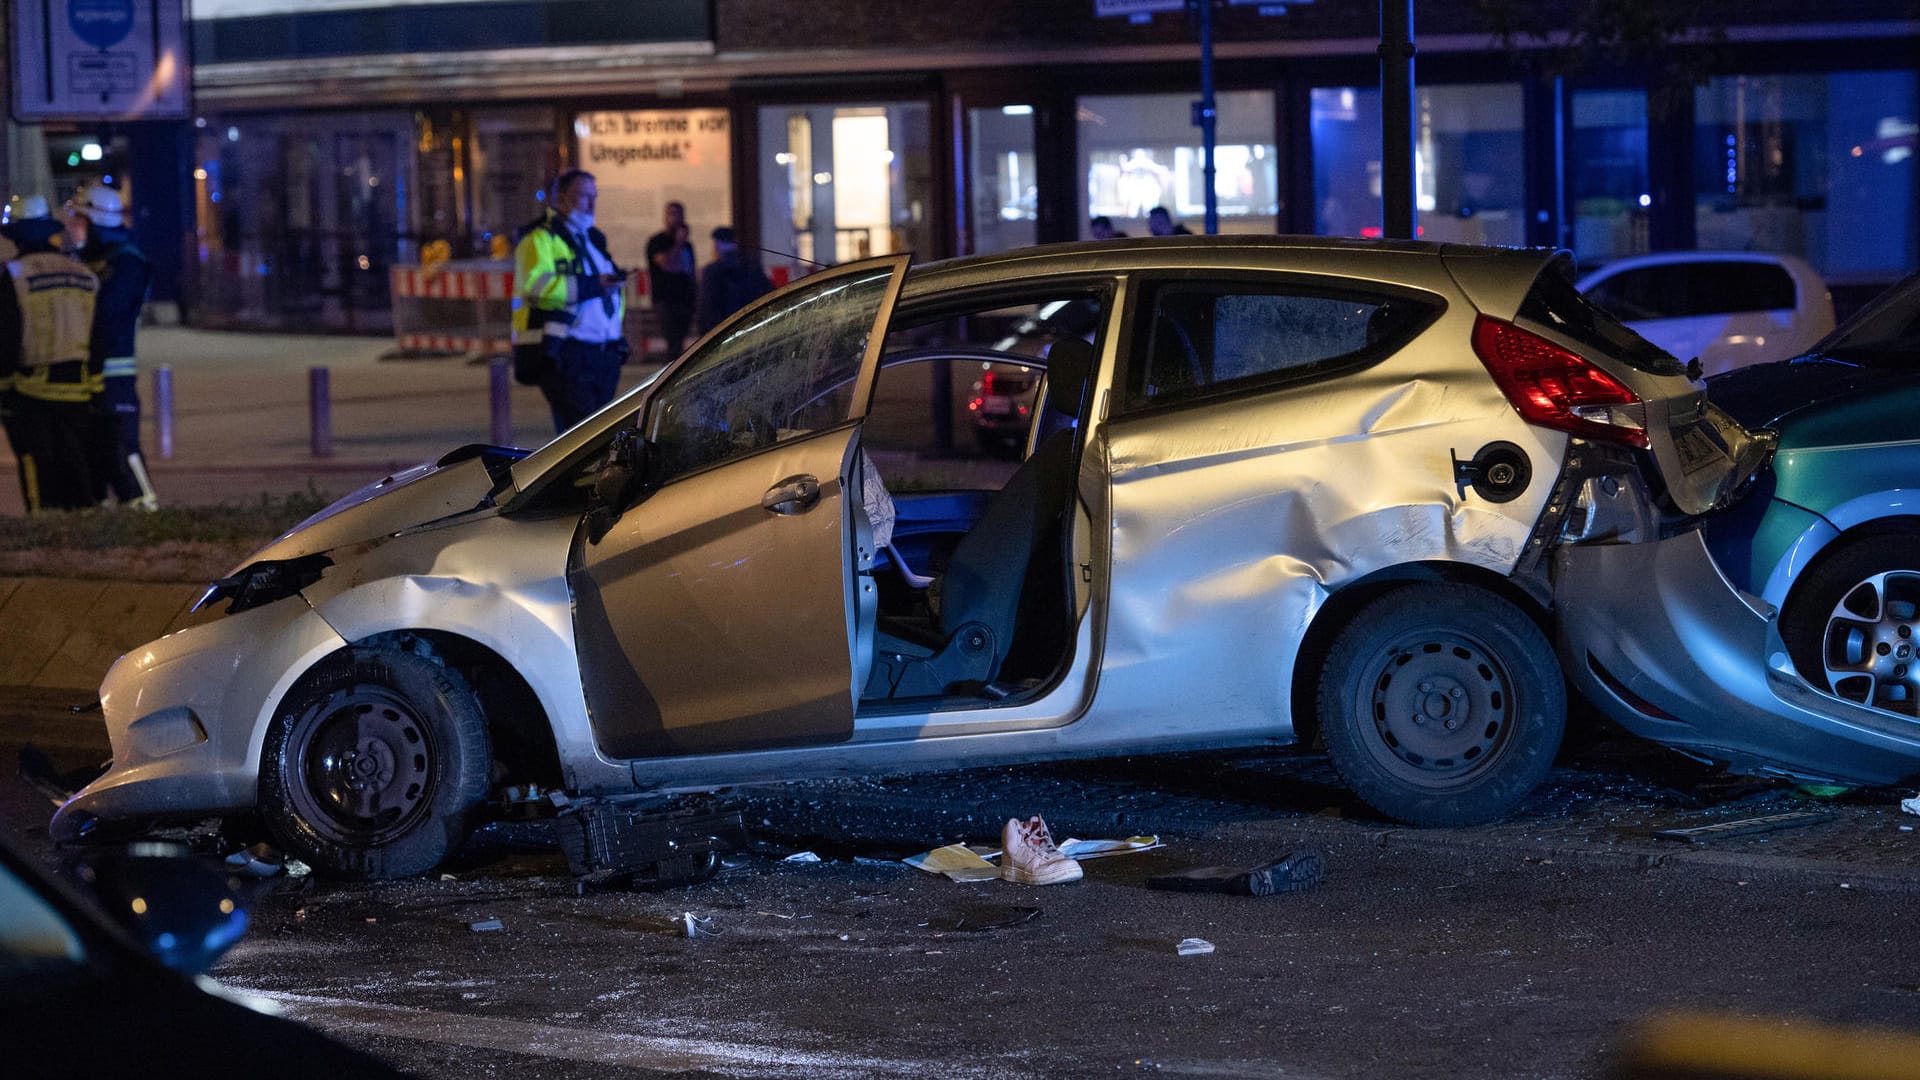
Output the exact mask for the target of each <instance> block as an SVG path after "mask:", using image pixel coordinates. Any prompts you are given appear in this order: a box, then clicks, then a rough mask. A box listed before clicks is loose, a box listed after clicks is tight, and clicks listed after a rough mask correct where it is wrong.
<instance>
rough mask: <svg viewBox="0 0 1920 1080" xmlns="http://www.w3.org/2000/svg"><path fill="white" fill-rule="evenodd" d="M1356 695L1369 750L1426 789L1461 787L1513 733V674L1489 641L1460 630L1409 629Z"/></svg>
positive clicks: (1373, 664) (1373, 663) (1372, 664)
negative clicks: (1364, 689) (1363, 693)
mask: <svg viewBox="0 0 1920 1080" xmlns="http://www.w3.org/2000/svg"><path fill="white" fill-rule="evenodd" d="M1364 670H1366V671H1369V672H1371V673H1372V681H1371V682H1370V683H1369V684H1368V688H1367V694H1366V696H1365V697H1364V698H1363V699H1362V700H1360V701H1358V702H1356V703H1355V704H1356V706H1357V707H1358V708H1359V709H1360V710H1361V715H1360V717H1359V719H1360V720H1361V723H1362V728H1361V730H1362V732H1363V733H1367V734H1370V735H1371V736H1372V737H1371V738H1369V739H1367V750H1368V752H1369V753H1370V754H1372V755H1373V757H1374V759H1375V760H1376V761H1377V762H1378V763H1379V764H1380V765H1381V766H1382V767H1384V768H1385V769H1386V770H1387V772H1389V773H1391V774H1392V775H1393V776H1395V777H1396V778H1398V779H1400V780H1404V781H1406V782H1409V783H1412V784H1415V785H1417V786H1420V787H1423V788H1429V789H1432V788H1450V787H1460V786H1463V785H1465V784H1468V783H1470V782H1472V781H1473V780H1474V779H1475V778H1477V777H1478V775H1479V774H1480V773H1481V772H1482V771H1484V770H1485V769H1486V768H1488V767H1489V766H1490V765H1491V764H1492V763H1493V762H1494V761H1495V760H1497V759H1498V758H1499V757H1500V750H1501V749H1503V748H1504V747H1505V746H1506V745H1507V743H1508V742H1510V741H1511V740H1512V737H1513V731H1514V727H1515V725H1514V716H1515V714H1516V712H1517V710H1518V699H1517V695H1516V694H1515V692H1514V685H1513V676H1512V674H1511V673H1510V672H1509V671H1508V670H1507V667H1506V665H1505V664H1504V663H1502V662H1501V661H1500V659H1499V657H1498V655H1497V654H1496V653H1495V652H1494V651H1493V650H1492V649H1490V648H1488V647H1487V645H1486V643H1485V642H1483V641H1481V640H1480V639H1479V638H1477V637H1474V636H1473V635H1471V634H1467V633H1464V632H1461V631H1457V630H1453V631H1446V630H1416V631H1411V632H1408V633H1406V634H1402V635H1401V636H1399V637H1398V638H1396V639H1394V640H1393V641H1392V642H1390V643H1388V644H1387V645H1386V646H1385V647H1383V648H1381V649H1380V650H1378V651H1377V652H1375V653H1374V655H1373V658H1372V659H1371V660H1370V661H1369V662H1368V664H1367V666H1366V668H1365V669H1364Z"/></svg>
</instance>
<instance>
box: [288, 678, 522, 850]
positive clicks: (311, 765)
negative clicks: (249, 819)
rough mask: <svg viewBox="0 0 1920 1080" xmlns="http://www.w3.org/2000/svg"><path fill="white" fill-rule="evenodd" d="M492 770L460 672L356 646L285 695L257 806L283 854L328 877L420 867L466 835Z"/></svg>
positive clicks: (483, 728)
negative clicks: (284, 852) (286, 853)
mask: <svg viewBox="0 0 1920 1080" xmlns="http://www.w3.org/2000/svg"><path fill="white" fill-rule="evenodd" d="M490 768H491V756H490V750H489V747H488V745H487V723H486V717H485V716H484V715H483V714H482V713H481V711H480V706H479V703H478V702H477V701H476V700H475V698H474V695H473V691H472V690H470V689H469V688H468V686H467V682H466V680H465V679H463V678H461V677H460V675H459V674H457V673H455V672H452V671H449V670H447V669H446V668H445V667H443V666H441V665H440V664H438V663H435V662H434V661H432V660H430V659H427V658H426V657H423V656H417V655H414V654H413V653H408V652H401V651H399V650H396V649H368V648H355V649H352V650H349V652H348V653H347V654H346V655H345V656H344V657H341V658H337V659H336V660H335V661H332V662H329V663H328V665H327V666H326V667H325V668H324V669H322V670H321V671H319V672H318V673H316V674H315V676H314V677H313V678H311V679H309V680H308V681H307V682H305V683H304V684H302V685H301V686H299V687H297V688H296V689H295V690H294V692H293V693H291V694H289V695H287V700H286V701H285V702H283V703H282V705H281V707H280V711H279V713H278V714H277V715H276V716H275V717H274V721H273V724H272V726H271V727H270V728H269V729H268V731H267V740H266V745H265V746H264V747H263V748H262V750H261V757H260V813H261V817H262V818H263V819H264V820H265V822H266V826H267V831H268V832H269V833H270V834H271V835H272V836H273V838H274V840H275V841H276V842H277V843H278V844H279V845H280V847H281V848H282V849H284V850H285V851H287V852H288V853H289V854H291V855H293V856H294V857H295V858H298V859H301V860H302V861H304V862H306V863H308V864H309V865H311V866H312V867H313V868H314V869H315V870H316V871H318V872H320V873H322V874H327V875H330V876H334V877H343V878H353V879H374V880H378V879H386V878H400V877H408V876H411V875H413V874H420V873H424V872H426V871H428V870H431V869H433V868H434V867H435V866H437V865H439V864H440V862H441V860H443V859H445V858H446V857H447V856H448V855H449V854H451V853H452V852H453V850H454V849H455V848H457V847H459V846H460V843H461V842H462V841H463V840H465V839H466V835H467V830H468V828H469V826H470V823H471V818H472V815H473V811H474V809H475V807H476V806H478V805H479V803H480V802H481V800H482V799H484V798H485V797H486V793H487V785H488V781H489V776H490V773H489V770H490Z"/></svg>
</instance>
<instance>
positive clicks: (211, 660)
mask: <svg viewBox="0 0 1920 1080" xmlns="http://www.w3.org/2000/svg"><path fill="white" fill-rule="evenodd" d="M345 644H346V643H345V642H344V641H342V640H341V638H340V636H339V635H338V634H336V633H334V631H333V628H332V627H330V626H328V625H327V623H326V621H325V620H323V619H321V618H320V616H319V615H318V614H316V613H315V612H314V610H313V608H312V606H310V605H309V604H308V603H307V602H306V600H305V599H304V598H302V597H299V596H293V597H289V598H287V599H285V600H281V601H278V602H276V603H271V604H267V605H264V606H262V607H258V608H254V609H253V610H251V611H245V612H242V613H240V614H237V615H229V616H227V617H226V618H223V619H218V620H215V621H213V622H210V623H206V624H203V625H200V626H194V627H190V628H188V629H186V630H181V631H179V632H177V633H173V634H169V635H167V636H166V637H163V638H161V639H159V640H158V641H153V642H150V643H148V644H146V645H143V646H141V647H139V648H137V649H135V650H133V651H132V652H129V653H127V654H126V655H125V656H122V657H121V658H120V659H119V660H118V661H117V662H115V664H114V665H113V667H112V668H111V669H110V670H108V672H107V677H106V680H105V681H104V682H102V683H101V684H100V703H101V711H102V714H103V716H104V718H105V720H106V725H107V737H108V739H109V740H110V741H111V743H112V744H113V766H112V767H111V768H110V769H108V770H107V772H106V774H105V775H103V776H101V777H100V778H99V779H97V780H95V781H94V782H93V783H91V784H88V785H87V786H86V787H85V788H82V789H81V790H80V791H78V792H76V793H75V794H74V796H73V797H72V798H71V799H68V800H67V802H66V803H65V804H64V805H63V806H61V807H60V809H59V810H57V811H55V812H54V815H53V821H52V823H51V824H50V825H49V826H48V830H49V831H50V832H51V833H52V834H53V838H54V839H55V840H56V841H58V842H60V843H73V842H80V841H85V840H88V839H90V838H91V837H92V836H93V835H94V834H96V833H98V834H100V835H102V836H107V835H109V834H113V835H117V834H118V830H107V829H102V828H99V826H101V825H102V824H105V823H118V822H139V821H160V820H166V819H178V818H187V817H209V816H215V815H219V814H226V813H233V812H236V811H241V810H246V809H250V808H251V807H252V806H253V805H254V801H255V797H256V790H257V787H258V783H259V775H260V744H261V740H262V739H263V738H264V737H265V734H266V724H267V722H268V721H269V720H270V719H271V718H272V711H271V710H272V708H273V706H274V705H275V704H277V703H278V702H279V700H280V698H281V696H282V695H284V694H285V692H286V690H287V688H288V686H289V685H291V683H292V681H293V679H294V678H295V677H296V675H297V674H298V673H300V672H303V671H306V670H307V669H308V668H309V667H311V666H312V664H313V663H314V662H315V661H316V660H317V659H318V658H319V657H321V656H325V655H326V654H327V653H330V652H332V651H334V650H335V649H339V648H342V647H344V646H345Z"/></svg>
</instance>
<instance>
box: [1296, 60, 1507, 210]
mask: <svg viewBox="0 0 1920 1080" xmlns="http://www.w3.org/2000/svg"><path fill="white" fill-rule="evenodd" d="M1311 110H1312V111H1311V116H1310V124H1311V128H1312V135H1313V192H1314V231H1316V232H1318V233H1319V234H1320V235H1322V236H1379V235H1381V217H1382V215H1381V205H1382V204H1381V194H1380V192H1381V179H1382V177H1381V157H1382V154H1381V140H1380V91H1378V90H1369V89H1366V88H1363V87H1356V86H1339V87H1320V88H1318V89H1315V90H1314V91H1313V93H1312V102H1311ZM1523 115H1524V109H1523V105H1522V100H1521V93H1520V86H1519V84H1517V83H1483V84H1466V85H1458V86H1427V87H1421V88H1419V89H1418V90H1416V91H1415V93H1414V114H1413V120H1414V149H1413V154H1414V163H1413V167H1414V205H1415V208H1416V210H1417V212H1418V213H1417V215H1416V220H1417V222H1418V225H1417V226H1416V227H1417V229H1418V235H1419V237H1420V239H1422V240H1438V241H1453V242H1459V243H1470V244H1521V243H1525V241H1526V219H1525V203H1526V193H1525V189H1524V184H1523V179H1522V173H1523V170H1522V169H1520V167H1519V163H1520V161H1521V160H1522V159H1523V157H1524V156H1525V145H1524V142H1525V140H1524V138H1523Z"/></svg>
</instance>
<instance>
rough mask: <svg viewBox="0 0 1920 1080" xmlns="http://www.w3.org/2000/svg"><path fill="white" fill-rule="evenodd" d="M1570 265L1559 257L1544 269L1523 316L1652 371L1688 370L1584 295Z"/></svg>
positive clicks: (1675, 372) (1672, 372) (1681, 372)
mask: <svg viewBox="0 0 1920 1080" xmlns="http://www.w3.org/2000/svg"><path fill="white" fill-rule="evenodd" d="M1568 266H1569V263H1568V262H1567V261H1566V260H1565V259H1558V260H1555V261H1554V262H1553V263H1552V264H1551V265H1550V266H1548V267H1547V268H1546V269H1545V270H1543V271H1541V272H1540V276H1539V277H1538V278H1535V279H1534V282H1533V288H1532V289H1531V290H1530V291H1529V292H1528V293H1527V299H1526V301H1525V302H1523V303H1522V304H1521V305H1520V317H1521V318H1522V319H1526V320H1527V321H1529V322H1533V323H1537V324H1539V325H1541V326H1544V327H1547V328H1549V329H1552V330H1556V331H1558V332H1560V333H1561V334H1564V335H1566V336H1567V337H1569V338H1572V339H1573V340H1574V341H1575V342H1577V343H1579V344H1581V345H1584V346H1586V347H1587V348H1589V349H1594V350H1597V351H1598V352H1599V353H1601V354H1602V355H1604V356H1607V357H1609V358H1611V359H1614V360H1618V361H1620V362H1621V363H1623V364H1627V365H1629V366H1631V367H1634V368H1638V369H1639V370H1641V371H1644V372H1646V373H1648V374H1650V375H1684V374H1686V370H1687V369H1686V367H1685V366H1684V365H1682V364H1681V363H1680V361H1678V360H1676V359H1674V358H1673V356H1672V355H1671V354H1670V353H1668V352H1667V351H1666V350H1665V349H1662V348H1661V347H1660V346H1658V345H1655V344H1654V343H1653V342H1651V341H1648V340H1647V339H1646V338H1643V337H1641V336H1640V335H1639V334H1636V333H1634V332H1633V331H1632V330H1629V329H1627V327H1625V326H1624V325H1622V324H1621V322H1620V320H1619V319H1616V318H1614V317H1613V316H1612V315H1610V314H1608V313H1607V312H1606V311H1604V310H1602V309H1601V308H1599V307H1596V306H1595V305H1594V304H1592V303H1589V302H1588V297H1586V296H1581V295H1580V291H1579V290H1578V289H1575V288H1574V287H1573V281H1572V280H1571V279H1569V278H1568V277H1567V273H1566V271H1567V269H1568ZM1590 295H1592V294H1589V296H1590Z"/></svg>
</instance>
